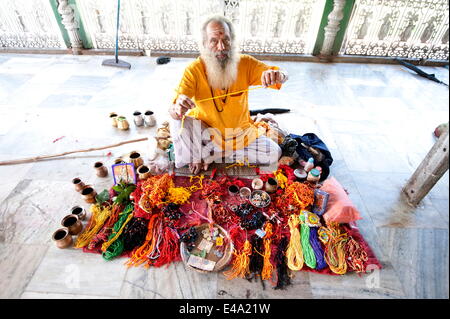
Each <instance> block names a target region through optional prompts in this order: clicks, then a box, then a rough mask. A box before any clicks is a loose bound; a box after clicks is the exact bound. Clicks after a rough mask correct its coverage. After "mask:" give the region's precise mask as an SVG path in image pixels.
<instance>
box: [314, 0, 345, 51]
mask: <svg viewBox="0 0 450 319" xmlns="http://www.w3.org/2000/svg"><path fill="white" fill-rule="evenodd" d="M344 6H345V0H334V1H333V11H331V13H330V14H329V15H328V24H327V26H326V27H325V37H324V40H323V45H322V50H320V55H322V56H330V55H331V51H332V50H333V44H334V40H335V39H336V34H337V33H338V31H339V29H340V26H339V23H340V22H341V20H342V18H344V12H343V11H344Z"/></svg>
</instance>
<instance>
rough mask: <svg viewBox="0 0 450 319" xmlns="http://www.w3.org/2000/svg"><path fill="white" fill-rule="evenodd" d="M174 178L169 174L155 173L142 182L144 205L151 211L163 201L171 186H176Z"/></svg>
mask: <svg viewBox="0 0 450 319" xmlns="http://www.w3.org/2000/svg"><path fill="white" fill-rule="evenodd" d="M174 186H175V185H174V183H173V178H172V176H170V175H169V174H164V175H155V176H152V177H150V178H148V179H147V180H145V181H144V182H143V183H142V190H143V194H142V197H141V198H143V200H142V207H143V208H144V209H145V210H146V211H147V212H151V211H152V209H153V208H155V207H157V206H158V205H160V204H162V203H163V200H164V198H165V197H166V194H167V191H168V190H169V188H171V187H174Z"/></svg>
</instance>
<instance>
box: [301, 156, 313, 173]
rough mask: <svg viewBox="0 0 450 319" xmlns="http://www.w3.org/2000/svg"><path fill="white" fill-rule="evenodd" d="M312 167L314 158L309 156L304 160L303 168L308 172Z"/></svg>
mask: <svg viewBox="0 0 450 319" xmlns="http://www.w3.org/2000/svg"><path fill="white" fill-rule="evenodd" d="M313 168H314V159H313V158H312V157H310V158H309V159H308V162H306V164H305V167H303V169H304V170H305V172H309V171H310V170H311V169H313Z"/></svg>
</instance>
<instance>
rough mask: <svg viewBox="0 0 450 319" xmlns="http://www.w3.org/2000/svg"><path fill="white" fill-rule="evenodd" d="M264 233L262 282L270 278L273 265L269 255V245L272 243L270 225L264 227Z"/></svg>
mask: <svg viewBox="0 0 450 319" xmlns="http://www.w3.org/2000/svg"><path fill="white" fill-rule="evenodd" d="M264 231H265V232H266V235H265V236H264V255H262V256H263V257H264V264H263V269H262V272H261V279H262V280H268V279H270V278H272V272H273V265H272V263H271V262H270V255H271V252H272V251H271V247H270V244H271V243H272V235H273V232H272V224H271V223H269V222H267V223H266V226H265V227H264Z"/></svg>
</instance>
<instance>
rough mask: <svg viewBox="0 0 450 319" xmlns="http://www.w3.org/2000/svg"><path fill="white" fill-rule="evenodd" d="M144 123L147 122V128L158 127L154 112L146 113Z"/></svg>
mask: <svg viewBox="0 0 450 319" xmlns="http://www.w3.org/2000/svg"><path fill="white" fill-rule="evenodd" d="M144 122H145V125H146V126H150V127H153V126H155V125H156V119H155V116H154V113H153V111H145V113H144Z"/></svg>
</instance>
